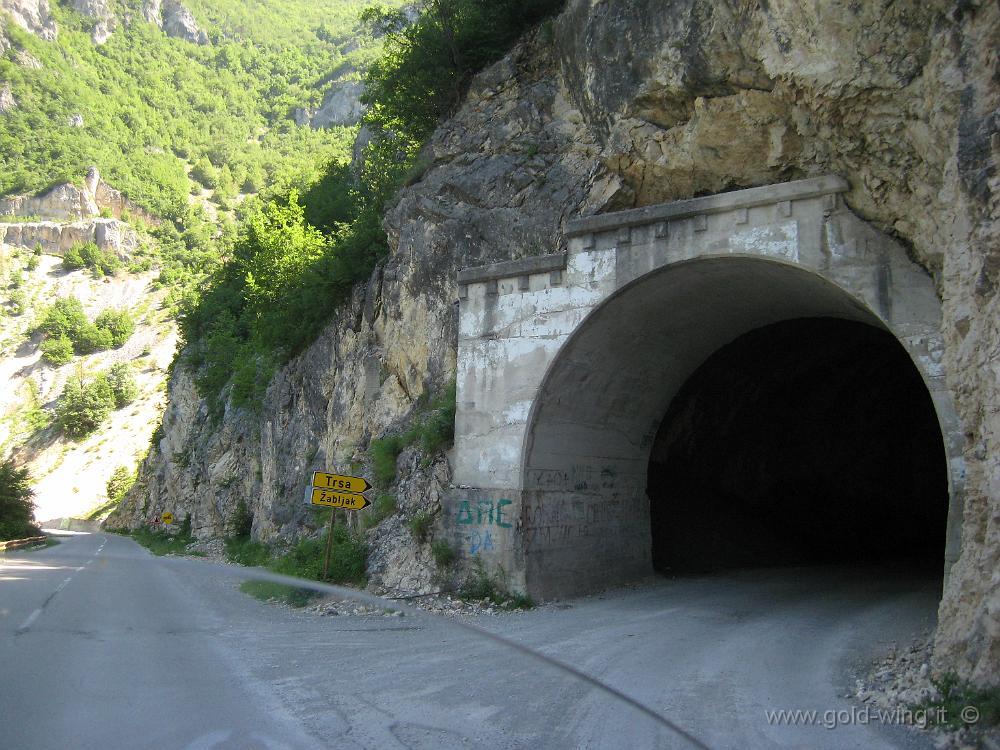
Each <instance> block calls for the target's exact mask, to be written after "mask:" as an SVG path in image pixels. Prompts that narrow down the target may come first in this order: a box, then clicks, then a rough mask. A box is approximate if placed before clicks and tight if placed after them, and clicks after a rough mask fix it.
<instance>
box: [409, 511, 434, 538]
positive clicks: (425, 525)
mask: <svg viewBox="0 0 1000 750" xmlns="http://www.w3.org/2000/svg"><path fill="white" fill-rule="evenodd" d="M433 524H434V516H433V515H431V514H430V513H428V512H427V511H421V512H420V513H417V514H416V515H415V516H414V517H413V518H411V519H410V521H409V523H408V524H407V526H409V527H410V533H411V534H413V538H414V539H416V540H417V541H418V542H419V543H420V544H423V543H424V542H426V541H427V539H428V538H429V537H430V533H431V526H432V525H433Z"/></svg>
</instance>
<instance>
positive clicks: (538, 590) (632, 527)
mask: <svg viewBox="0 0 1000 750" xmlns="http://www.w3.org/2000/svg"><path fill="white" fill-rule="evenodd" d="M880 367H881V368H882V370H881V371H880ZM886 399H889V401H888V402H887V401H886ZM706 407H707V408H706ZM685 420H686V422H685ZM817 420H819V422H820V424H815V422H816V421H817ZM852 429H853V430H854V432H853V433H852V432H851V430H852ZM782 431H784V432H782ZM789 431H791V432H792V433H796V434H792V435H790V434H788V432H789ZM852 434H853V435H854V443H853V444H852V442H851V441H852ZM915 435H916V436H917V437H919V440H918V441H917V442H918V443H919V446H918V449H914V450H913V451H910V449H909V448H905V447H900V446H895V448H897V450H888V451H883V452H882V453H879V455H878V456H873V455H871V454H872V453H873V451H874V452H875V453H878V451H877V450H875V449H876V448H878V444H879V441H880V440H892V439H893V437H894V436H895V438H896V439H897V440H898V441H900V442H906V441H911V439H913V438H914V436H915ZM755 440H756V441H761V442H762V444H760V445H753V446H750V445H748V444H747V443H748V442H752V441H755ZM713 445H714V448H715V450H716V454H714V455H713V454H712V453H711V452H710V451H711V450H712V448H713ZM883 447H885V446H883ZM720 452H722V453H721V454H720ZM780 453H784V455H783V456H782V455H774V454H780ZM910 453H912V454H913V455H912V456H911V455H909V454H910ZM893 456H894V457H895V458H893ZM806 457H808V460H806ZM651 459H652V461H651ZM888 460H895V461H897V463H896V464H894V465H893V466H884V467H883V469H884V471H883V472H882V473H881V474H880V473H879V471H878V465H879V462H880V461H882V462H883V463H884V462H885V461H888ZM802 461H806V463H807V464H808V465H806V466H801V465H798V464H800V463H801V462H802ZM833 464H838V466H839V467H840V468H839V471H840V472H841V473H840V474H838V468H837V467H836V466H834V465H833ZM522 467H523V476H522V482H523V484H522V486H523V490H524V492H523V510H522V523H523V525H524V529H523V542H522V543H523V553H524V560H525V582H526V585H527V588H528V590H529V591H531V592H532V593H533V594H535V595H537V596H541V597H546V596H550V595H565V594H566V593H568V592H573V591H584V590H591V589H593V588H595V587H598V586H600V585H603V584H607V583H615V582H619V581H622V580H627V579H628V578H631V577H639V576H642V575H645V574H648V573H649V572H650V571H651V570H652V568H653V565H654V563H655V564H656V566H657V567H658V568H660V569H661V570H663V569H684V568H688V569H706V568H712V567H724V566H727V565H744V564H758V563H759V564H768V563H773V562H795V561H808V560H815V559H819V558H822V557H823V555H824V554H825V555H826V557H827V558H830V559H838V556H839V559H844V560H852V559H857V558H858V556H859V555H861V556H866V555H869V554H874V553H875V552H878V551H879V549H880V548H879V545H878V544H877V541H878V539H879V535H881V538H882V541H883V542H885V543H887V544H888V546H889V547H893V544H892V543H888V541H887V540H888V539H889V537H888V535H891V534H892V533H894V532H893V530H892V528H891V525H892V524H893V523H897V524H899V523H902V524H903V525H902V526H901V527H900V528H903V534H902V536H901V537H900V538H901V539H902V540H903V541H902V542H900V543H899V544H898V545H895V547H893V549H892V550H891V551H894V552H905V551H906V550H907V545H910V548H912V551H916V549H917V548H918V547H919V548H920V550H921V551H926V550H932V551H933V554H934V555H936V556H937V559H938V560H939V561H940V563H939V564H943V559H942V555H943V552H944V537H945V529H944V526H945V524H946V518H947V515H948V493H949V479H948V462H947V458H946V455H945V449H944V440H943V438H942V430H941V427H940V425H939V424H938V419H937V416H936V414H935V412H934V403H933V402H932V400H931V397H930V395H929V394H928V390H927V388H926V386H925V385H924V380H923V378H922V374H921V372H920V370H919V367H918V365H917V364H916V363H915V362H914V361H913V359H912V358H911V357H910V356H909V354H907V351H906V349H905V348H904V345H903V344H902V343H900V341H899V339H898V338H897V337H896V336H895V335H894V333H893V332H892V331H890V330H889V328H888V326H887V325H886V324H885V323H884V322H883V321H882V319H881V318H880V317H879V316H878V315H876V314H875V313H874V312H873V311H872V310H871V309H869V308H868V307H867V306H866V305H864V304H863V303H862V302H860V301H859V300H858V299H857V298H855V297H854V296H853V295H852V294H851V293H849V292H848V291H846V290H845V289H843V288H842V287H840V286H838V285H836V284H834V283H833V282H831V281H829V280H828V279H826V278H824V277H823V276H822V275H820V274H819V273H816V272H814V271H811V270H807V269H805V268H802V267H800V266H797V265H794V264H791V263H786V262H782V261H777V260H772V259H765V258H761V257H759V256H758V257H751V256H746V257H742V256H734V255H726V256H716V257H701V258H697V259H693V260H688V261H681V262H677V263H673V264H670V265H667V266H664V267H661V268H659V269H656V270H654V271H651V272H650V273H648V274H646V275H644V276H642V277H640V278H638V279H636V280H635V281H633V282H631V283H629V284H627V285H625V286H623V287H622V288H620V289H619V290H617V291H616V292H615V293H613V294H612V295H610V296H609V297H608V298H607V299H606V300H605V301H604V302H603V303H602V304H601V305H599V306H598V307H597V308H595V309H594V310H593V311H592V312H591V313H590V314H589V315H588V316H587V318H586V319H585V320H584V321H583V322H582V323H581V324H580V325H579V326H578V328H577V329H576V330H575V332H574V333H573V335H572V336H571V337H570V338H569V339H568V340H567V341H566V343H565V344H563V346H562V348H561V349H560V351H559V353H558V355H557V356H556V357H555V359H554V360H553V361H552V363H551V365H550V366H549V369H548V371H547V372H546V374H545V376H544V379H543V381H542V385H541V387H540V389H539V392H538V395H537V396H536V398H535V399H534V402H533V404H532V408H531V411H530V414H529V416H528V424H527V430H526V436H525V441H524V449H523V457H522ZM782 468H783V469H785V471H781V470H780V469H782ZM850 470H854V471H857V472H859V474H864V476H857V477H855V479H856V481H854V482H851V481H846V479H845V477H844V474H843V472H846V471H850ZM917 470H920V471H921V472H923V473H922V474H921V475H920V480H921V481H919V482H917V481H909V482H908V483H907V484H906V486H905V487H902V486H900V487H897V488H895V489H896V490H897V491H896V492H895V493H894V494H892V496H891V497H888V495H889V494H890V493H893V489H894V488H893V483H894V482H895V483H897V484H898V483H899V482H902V481H904V480H906V479H907V472H908V471H917ZM810 473H812V474H813V476H812V477H811V479H810ZM838 476H840V478H841V481H839V483H838V482H837V481H834V480H835V478H836V477H838ZM873 478H874V480H876V481H875V483H874V486H870V485H872V479H873ZM913 479H914V478H913V477H910V480H913ZM709 480H712V481H709ZM810 482H811V483H810ZM866 485H869V486H867V487H866ZM914 488H918V489H920V490H921V493H922V494H921V495H920V497H919V498H916V499H914V498H908V497H906V496H907V495H909V494H911V493H912V492H913V490H914ZM862 490H864V491H862ZM647 493H649V494H647ZM848 496H849V497H848ZM838 498H839V502H840V503H841V505H842V509H843V511H844V512H843V513H837V512H831V508H830V506H831V504H832V503H836V502H838ZM879 498H882V500H883V501H884V502H882V503H880V502H879ZM908 502H911V503H914V504H913V506H912V507H911V508H910V509H909V510H910V511H912V512H908V509H907V503H908ZM859 513H869V514H870V518H869V521H865V520H864V518H856V523H855V524H854V525H852V524H850V523H848V522H847V521H845V520H844V519H846V518H850V517H851V516H852V515H854V516H857V514H859ZM865 524H867V526H866V525H865ZM861 528H866V529H867V530H866V531H865V533H864V534H859V533H858V530H859V529H861ZM817 530H819V531H822V532H823V533H817ZM897 531H898V529H897ZM810 534H812V535H813V537H815V538H812V539H811V540H810V538H809V537H810ZM793 537H796V539H797V541H796V542H795V543H792V542H793V541H795V540H794V539H793ZM838 538H839V539H840V540H841V542H842V544H840V545H838V544H837V543H836V540H837V539H838ZM897 541H898V540H897ZM800 542H801V543H800ZM885 546H886V545H885V544H883V547H882V548H881V549H882V551H886V550H885ZM821 550H822V551H823V554H818V553H819V552H820V551H821ZM808 552H812V553H817V554H813V555H810V554H805V553H808Z"/></svg>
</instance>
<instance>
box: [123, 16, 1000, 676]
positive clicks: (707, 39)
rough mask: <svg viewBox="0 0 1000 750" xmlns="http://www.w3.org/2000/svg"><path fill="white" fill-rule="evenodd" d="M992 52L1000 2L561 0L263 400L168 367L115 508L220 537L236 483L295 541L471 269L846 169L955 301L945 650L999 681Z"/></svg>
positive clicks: (413, 376) (258, 516)
mask: <svg viewBox="0 0 1000 750" xmlns="http://www.w3.org/2000/svg"><path fill="white" fill-rule="evenodd" d="M998 43H1000V9H998V7H997V4H996V3H977V2H970V3H965V4H962V5H961V6H954V5H953V4H951V3H946V2H929V3H923V4H919V5H917V4H902V5H901V4H897V3H893V2H889V1H886V2H872V3H848V2H835V3H824V4H814V3H801V2H797V0H770V1H769V2H768V3H761V4H759V5H758V4H750V3H743V2H739V1H738V0H731V1H730V2H715V1H714V0H713V1H709V0H672V1H671V2H667V3H663V2H657V1H656V0H637V1H635V2H625V0H605V1H595V0H571V2H570V3H569V4H568V7H567V9H566V10H565V12H564V13H563V14H562V15H561V16H560V17H559V18H558V19H557V20H556V22H555V23H554V24H551V25H545V26H543V27H542V28H541V29H540V30H539V31H538V32H537V33H536V34H535V36H534V37H533V38H532V39H530V40H528V41H526V42H525V43H524V44H523V45H522V46H520V47H519V48H518V49H516V50H515V51H514V52H512V53H511V54H510V55H509V56H508V57H507V58H506V59H504V60H503V61H501V62H500V63H498V64H497V65H495V66H493V67H492V68H491V69H489V70H487V71H486V72H484V73H483V74H482V75H480V76H479V77H478V78H477V79H476V81H475V83H474V85H473V86H472V89H471V91H470V92H469V95H468V97H467V100H466V102H465V104H464V106H463V107H462V108H461V110H460V111H459V112H458V113H457V114H456V115H455V116H454V117H453V118H452V119H451V120H449V121H448V122H446V123H444V124H443V125H442V126H441V127H440V128H439V130H438V131H437V133H436V134H435V136H434V138H433V140H432V142H431V143H430V144H429V146H428V147H427V157H428V160H429V162H430V165H429V167H428V168H427V170H426V172H425V173H424V174H423V176H422V178H421V179H420V180H419V181H417V182H415V183H414V184H412V185H411V186H410V187H408V188H406V189H405V190H404V191H403V192H402V194H401V195H400V197H399V199H398V201H397V202H396V204H395V205H394V207H393V208H392V209H391V210H390V211H389V213H388V216H387V217H386V227H387V230H388V232H389V236H390V244H391V247H392V252H391V255H390V258H389V259H388V261H387V262H386V263H385V264H384V265H383V266H382V267H380V268H379V269H378V270H377V271H376V272H375V273H374V274H373V276H372V277H371V279H370V280H369V282H368V283H367V285H362V286H359V288H357V289H356V291H355V294H354V298H353V300H352V301H351V303H350V304H349V305H346V306H344V308H343V309H341V310H340V311H339V312H338V313H337V315H336V316H335V317H334V318H333V320H331V322H330V325H329V326H328V327H327V329H326V331H325V333H324V334H323V335H322V336H321V338H320V339H319V340H318V341H317V342H316V343H315V344H314V345H313V346H312V347H311V348H310V349H309V350H308V351H307V352H305V353H304V354H303V355H302V356H301V357H299V358H298V359H297V360H295V361H293V362H291V363H290V364H289V365H288V366H287V367H286V368H284V369H283V370H282V371H281V372H280V373H278V375H277V376H276V377H275V379H274V381H273V382H272V384H271V386H270V388H269V390H268V394H267V398H266V400H265V403H264V404H263V405H262V408H261V412H260V414H259V415H253V414H250V413H247V412H236V411H230V412H228V413H227V414H226V416H225V418H224V419H223V421H222V423H221V424H220V425H213V424H212V423H211V422H210V420H209V419H208V416H207V409H206V407H205V405H204V404H203V403H202V402H201V401H200V400H199V399H198V397H197V395H196V393H195V391H194V389H193V386H192V382H191V379H190V377H189V376H188V375H186V374H185V373H183V372H182V371H181V370H178V371H177V373H176V375H175V377H174V378H173V380H172V382H171V385H170V406H169V407H168V409H167V412H166V416H165V419H164V424H163V433H162V439H160V440H159V442H158V444H157V445H155V446H154V449H153V450H152V451H151V453H150V456H149V459H148V460H147V461H146V463H145V464H144V466H143V468H142V474H141V483H140V486H139V487H138V488H137V489H136V491H135V492H133V494H132V495H131V496H130V498H129V499H128V500H127V501H126V504H125V506H123V508H122V509H121V510H120V512H119V519H120V520H122V521H124V522H128V523H131V524H138V523H140V522H142V521H143V520H144V519H146V518H148V517H149V516H150V515H151V514H153V513H155V512H157V511H159V510H162V509H165V508H166V507H168V506H169V507H170V508H171V509H173V510H174V512H175V513H178V512H181V513H183V512H190V513H191V514H192V517H193V521H194V528H195V530H196V532H197V533H198V534H199V535H211V534H218V533H222V532H223V531H224V529H225V527H226V523H227V519H228V518H230V517H231V515H232V513H233V510H234V508H235V503H236V500H237V498H245V499H246V500H247V502H248V503H249V504H250V506H251V508H252V510H253V512H254V518H255V521H254V533H255V534H256V535H258V536H260V537H261V538H265V539H272V538H275V537H290V536H294V535H297V534H299V533H301V532H302V530H303V528H306V527H307V526H308V521H309V519H308V517H307V515H308V514H307V512H306V508H305V507H304V506H303V504H302V503H301V492H302V489H303V484H304V482H305V477H306V472H307V471H308V470H311V469H315V468H320V467H323V466H328V467H348V466H350V463H351V462H352V461H362V462H363V461H364V460H365V453H364V448H365V447H366V445H367V444H368V442H369V440H370V439H371V438H372V437H374V436H378V435H380V434H382V433H384V432H385V431H386V430H389V429H392V428H393V427H394V426H396V425H398V424H399V423H400V421H401V420H404V419H405V418H406V416H407V414H408V413H409V412H411V411H412V409H413V408H414V404H415V403H416V401H417V399H418V398H419V397H420V396H422V395H423V394H426V393H428V392H430V391H434V390H436V389H438V388H440V387H441V385H442V384H443V383H444V382H446V381H447V380H448V379H449V378H450V377H451V376H452V373H453V372H454V367H455V347H456V330H455V315H454V308H453V302H454V300H455V299H456V294H457V292H456V288H455V284H454V278H455V272H456V271H457V270H458V269H459V268H460V267H463V266H468V265H474V264H479V263H484V262H489V261H493V260H502V259H508V258H511V257H518V256H521V255H528V254H537V253H543V252H553V251H556V250H559V249H561V248H562V247H563V246H564V239H563V233H562V231H561V229H562V227H563V226H564V224H565V222H566V220H567V219H569V218H571V217H575V216H579V215H581V214H587V213H595V212H600V211H605V210H611V209H618V208H625V207H631V206H640V205H645V204H650V203H656V202H661V201H666V200H672V199H675V198H684V197H690V196H693V195H699V194H705V193H713V192H718V191H724V190H728V189H733V188H739V187H749V186H754V185H761V184H767V183H772V182H778V181H783V180H788V179H794V178H798V177H804V176H809V175H814V174H824V173H836V174H839V175H842V176H843V177H845V178H846V179H847V180H848V181H849V182H850V185H851V187H852V190H851V192H850V193H849V194H848V195H847V202H848V204H849V205H850V207H851V208H852V209H853V210H854V211H856V212H857V213H859V214H861V215H862V216H863V217H865V218H866V219H868V220H870V221H872V222H873V223H875V224H876V225H877V226H879V227H880V228H882V229H884V230H886V231H887V232H889V233H890V234H892V235H894V236H895V237H897V238H898V239H899V240H901V241H902V242H903V243H904V244H906V245H907V246H908V247H909V248H910V249H911V252H912V254H913V257H914V258H915V259H916V260H917V261H918V262H919V263H921V264H922V265H923V266H924V267H925V268H926V269H928V271H929V272H930V273H932V274H933V276H934V279H935V281H936V285H937V289H938V292H939V294H940V296H941V299H942V302H943V307H944V315H945V319H944V323H943V327H944V335H945V338H946V340H947V342H948V352H947V367H948V378H949V384H950V386H951V388H952V390H953V392H954V393H955V394H956V400H957V406H958V409H959V411H960V414H961V417H962V419H963V420H964V423H965V429H966V433H967V435H966V436H967V445H966V450H965V455H966V461H967V470H968V477H967V498H968V499H967V503H966V508H965V520H964V534H963V551H962V556H961V559H960V560H959V562H958V563H957V564H956V566H955V567H954V569H953V571H952V575H951V579H950V582H949V586H948V590H947V591H946V592H945V595H944V600H943V602H942V605H941V613H940V614H941V618H940V619H941V622H940V628H939V632H938V639H937V647H936V659H937V666H938V667H939V668H941V669H954V670H957V671H958V672H960V673H961V674H962V675H963V676H966V677H972V678H974V679H976V680H979V681H981V682H994V683H995V682H996V681H997V679H998V675H1000V632H998V630H1000V625H998V622H1000V617H998V614H997V611H998V609H1000V584H998V582H997V579H996V578H995V574H994V571H995V570H996V569H997V568H998V564H1000V526H998V524H997V518H1000V410H998V408H997V405H998V404H1000V367H998V366H997V352H996V342H997V341H998V340H1000V330H998V327H1000V322H998V321H1000V315H998V312H1000V311H998V301H997V300H998V284H1000V255H998V252H997V248H998V247H1000V242H998V239H1000V238H998V228H1000V224H998V221H997V216H998V206H997V189H998V185H997V177H996V159H997V150H998V149H1000V135H998V133H997V130H998V123H997V116H996V112H997V111H1000V110H998V105H1000V101H998V99H1000V89H998V86H997V84H996V80H997V75H998V70H997V64H998V63H997V58H996V49H997V47H998ZM400 467H401V470H402V471H401V474H402V480H401V482H400V490H399V495H400V498H401V500H400V505H401V507H402V509H403V512H404V514H406V513H410V512H413V510H414V509H415V508H417V507H420V508H427V509H433V508H434V507H435V506H434V503H435V498H436V496H437V494H438V493H439V492H440V488H441V487H443V486H445V485H446V484H447V482H448V467H447V462H446V461H445V460H444V459H443V458H439V459H438V461H437V462H436V463H435V464H433V466H432V467H431V468H429V469H422V468H420V464H419V462H416V461H413V460H410V459H408V458H407V454H404V456H402V457H401V459H400ZM371 533H372V534H373V541H374V542H375V546H376V549H377V550H378V553H377V555H376V559H374V560H373V565H372V567H373V570H374V572H375V574H376V575H375V578H376V581H377V582H382V583H385V584H391V585H393V586H396V587H402V588H411V589H424V590H425V589H426V588H427V587H428V586H430V585H431V584H430V581H431V577H430V573H429V560H428V559H427V552H426V550H423V549H421V548H420V547H419V546H417V545H415V544H414V543H413V542H412V540H410V539H409V537H408V536H407V535H406V533H405V532H404V531H403V530H402V529H401V527H400V524H399V522H398V520H397V521H393V522H392V523H387V524H383V525H382V526H380V527H379V528H377V529H376V530H374V531H373V532H371ZM401 571H407V572H405V573H403V572H401Z"/></svg>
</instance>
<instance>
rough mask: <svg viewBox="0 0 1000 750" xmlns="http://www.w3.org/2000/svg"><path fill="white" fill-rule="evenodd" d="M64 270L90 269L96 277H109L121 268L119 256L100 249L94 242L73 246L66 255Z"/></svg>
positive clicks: (63, 262)
mask: <svg viewBox="0 0 1000 750" xmlns="http://www.w3.org/2000/svg"><path fill="white" fill-rule="evenodd" d="M62 265H63V268H65V269H66V270H69V271H75V270H78V269H81V268H89V269H90V270H91V271H92V272H93V274H94V275H95V276H98V277H100V276H108V275H110V274H113V273H114V272H115V271H117V270H118V269H119V268H121V261H120V260H119V259H118V256H117V255H115V254H114V253H113V252H112V251H110V250H104V249H101V248H99V247H98V246H97V245H96V244H94V243H93V242H84V243H81V244H77V245H73V246H72V247H71V248H69V249H68V250H67V251H66V252H65V253H64V254H63V259H62Z"/></svg>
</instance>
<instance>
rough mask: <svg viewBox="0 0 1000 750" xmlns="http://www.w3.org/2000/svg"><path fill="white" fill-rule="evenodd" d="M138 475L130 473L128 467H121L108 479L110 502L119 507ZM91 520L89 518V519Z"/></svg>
mask: <svg viewBox="0 0 1000 750" xmlns="http://www.w3.org/2000/svg"><path fill="white" fill-rule="evenodd" d="M135 479H136V473H135V472H134V471H129V470H128V467H126V466H119V467H118V468H117V469H115V470H114V471H113V472H112V474H111V477H110V478H109V479H108V484H107V491H108V502H109V503H113V504H115V505H117V504H118V503H120V502H121V501H122V499H123V498H124V497H125V495H126V493H127V492H128V491H129V490H130V489H132V485H133V484H135ZM88 518H89V517H88Z"/></svg>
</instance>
